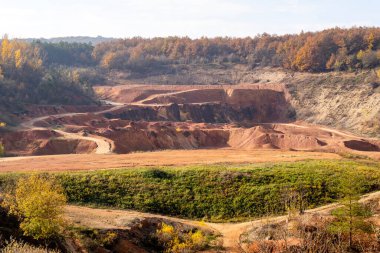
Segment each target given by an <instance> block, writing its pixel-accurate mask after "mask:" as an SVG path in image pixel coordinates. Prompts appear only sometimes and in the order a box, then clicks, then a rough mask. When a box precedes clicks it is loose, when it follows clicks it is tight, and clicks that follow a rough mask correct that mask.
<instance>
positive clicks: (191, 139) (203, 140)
mask: <svg viewBox="0 0 380 253" xmlns="http://www.w3.org/2000/svg"><path fill="white" fill-rule="evenodd" d="M98 134H99V135H102V136H104V137H107V138H108V139H111V140H113V141H114V144H115V150H114V151H115V152H116V153H128V152H132V151H152V150H162V149H196V148H206V147H208V148H210V147H225V146H226V143H227V140H228V136H229V133H228V132H227V131H224V130H222V129H215V130H201V129H192V130H187V129H182V128H180V127H178V126H176V124H171V123H161V124H159V123H153V124H146V123H131V124H130V125H128V126H126V127H123V128H116V129H112V130H111V129H107V130H103V131H100V132H98Z"/></svg>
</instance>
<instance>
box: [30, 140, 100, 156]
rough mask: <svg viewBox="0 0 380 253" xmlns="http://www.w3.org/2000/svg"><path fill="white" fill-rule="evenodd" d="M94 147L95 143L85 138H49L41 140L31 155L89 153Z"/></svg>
mask: <svg viewBox="0 0 380 253" xmlns="http://www.w3.org/2000/svg"><path fill="white" fill-rule="evenodd" d="M96 148H97V145H96V143H94V142H92V141H87V140H75V139H50V140H45V141H42V142H41V144H40V145H39V147H38V148H37V149H35V150H34V152H33V153H32V155H58V154H89V153H93V152H95V150H96Z"/></svg>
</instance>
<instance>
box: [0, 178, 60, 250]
mask: <svg viewBox="0 0 380 253" xmlns="http://www.w3.org/2000/svg"><path fill="white" fill-rule="evenodd" d="M4 199H5V201H4V205H5V206H6V207H7V208H8V209H9V213H10V214H14V215H17V217H19V219H20V228H21V229H22V231H23V232H24V235H26V236H31V237H33V238H34V239H37V240H45V242H46V244H48V243H49V241H50V240H51V239H53V238H55V237H56V236H58V235H59V233H60V232H61V231H62V228H63V226H64V222H63V211H64V206H65V204H66V197H65V195H64V194H63V190H62V188H61V186H60V185H59V184H58V183H57V182H56V181H55V180H53V179H52V178H50V177H49V176H46V175H32V176H28V177H22V178H20V179H19V180H18V181H17V184H16V187H15V190H14V192H12V193H9V194H7V195H6V196H5V198H4Z"/></svg>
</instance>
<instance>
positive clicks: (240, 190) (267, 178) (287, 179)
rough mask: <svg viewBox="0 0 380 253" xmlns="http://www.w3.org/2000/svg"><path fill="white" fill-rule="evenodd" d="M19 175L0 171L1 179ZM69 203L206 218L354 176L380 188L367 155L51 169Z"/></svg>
mask: <svg viewBox="0 0 380 253" xmlns="http://www.w3.org/2000/svg"><path fill="white" fill-rule="evenodd" d="M16 175H19V174H3V175H2V176H1V175H0V179H1V180H2V182H4V181H7V180H9V179H10V178H14V177H15V176H16ZM53 175H55V176H56V177H57V179H58V180H59V181H60V182H61V184H62V185H63V187H64V189H65V191H66V194H67V196H68V199H69V201H70V202H71V203H76V204H82V205H96V206H104V207H112V208H120V209H134V210H139V211H144V212H152V213H160V214H165V215H171V216H179V217H185V218H190V219H206V220H210V221H228V220H229V221H231V220H244V219H247V218H250V217H259V216H265V215H270V214H281V213H284V212H285V202H287V201H289V196H293V200H295V203H297V205H298V204H299V203H300V201H299V200H300V199H301V198H302V202H303V203H304V205H305V207H307V208H311V207H315V206H318V205H322V204H326V203H330V202H333V201H335V200H337V199H339V198H340V197H342V196H343V195H344V193H343V192H342V191H343V190H342V189H343V188H342V182H344V181H345V178H347V177H350V178H356V179H358V181H359V182H360V185H361V187H362V189H361V192H362V193H364V192H370V191H375V190H379V189H380V165H379V163H377V162H373V161H370V160H363V161H353V160H323V161H322V160H320V161H319V160H310V161H302V162H300V161H299V162H288V163H277V164H256V165H249V164H248V165H198V166H194V165H193V166H185V167H158V168H141V169H125V170H124V169H121V170H105V171H90V172H70V173H68V172H59V173H54V174H53Z"/></svg>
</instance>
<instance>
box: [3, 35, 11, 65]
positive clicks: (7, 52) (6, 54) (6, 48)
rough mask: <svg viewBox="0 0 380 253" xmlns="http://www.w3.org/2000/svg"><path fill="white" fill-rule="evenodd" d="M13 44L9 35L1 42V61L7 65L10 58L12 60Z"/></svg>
mask: <svg viewBox="0 0 380 253" xmlns="http://www.w3.org/2000/svg"><path fill="white" fill-rule="evenodd" d="M11 55H12V53H11V43H10V41H9V39H8V36H7V35H4V37H3V40H2V41H1V59H2V60H3V63H7V62H8V60H9V58H11Z"/></svg>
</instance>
